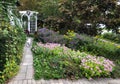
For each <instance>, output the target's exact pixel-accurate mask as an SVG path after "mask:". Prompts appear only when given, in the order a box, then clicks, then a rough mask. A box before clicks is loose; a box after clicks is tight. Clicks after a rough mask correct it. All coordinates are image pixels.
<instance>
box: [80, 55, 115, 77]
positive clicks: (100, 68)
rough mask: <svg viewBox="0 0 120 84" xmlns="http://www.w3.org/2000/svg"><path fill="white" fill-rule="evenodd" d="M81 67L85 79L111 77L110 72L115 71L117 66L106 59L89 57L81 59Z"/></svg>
mask: <svg viewBox="0 0 120 84" xmlns="http://www.w3.org/2000/svg"><path fill="white" fill-rule="evenodd" d="M80 66H81V67H80V68H81V69H82V71H83V74H84V75H85V77H87V78H91V77H96V76H98V77H100V76H108V75H110V72H112V71H113V67H114V66H115V65H114V64H113V62H112V61H110V60H108V59H105V58H104V57H95V56H90V55H88V56H86V57H84V58H82V59H81V65H80Z"/></svg>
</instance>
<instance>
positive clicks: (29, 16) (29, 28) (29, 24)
mask: <svg viewBox="0 0 120 84" xmlns="http://www.w3.org/2000/svg"><path fill="white" fill-rule="evenodd" d="M28 31H29V32H30V16H28Z"/></svg>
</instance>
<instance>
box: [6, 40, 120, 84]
mask: <svg viewBox="0 0 120 84" xmlns="http://www.w3.org/2000/svg"><path fill="white" fill-rule="evenodd" d="M27 39H30V42H31V44H32V38H27ZM26 44H27V42H26ZM31 44H30V46H28V45H27V46H26V45H25V47H24V53H23V59H22V62H21V64H20V71H19V73H18V74H17V75H16V76H15V77H14V78H13V79H12V80H11V81H10V82H9V83H8V84H120V79H112V78H99V79H95V80H87V79H85V78H83V79H79V80H74V81H73V80H68V79H59V80H52V79H51V80H44V79H41V80H34V77H33V74H34V70H33V56H32V52H31V47H32V45H31Z"/></svg>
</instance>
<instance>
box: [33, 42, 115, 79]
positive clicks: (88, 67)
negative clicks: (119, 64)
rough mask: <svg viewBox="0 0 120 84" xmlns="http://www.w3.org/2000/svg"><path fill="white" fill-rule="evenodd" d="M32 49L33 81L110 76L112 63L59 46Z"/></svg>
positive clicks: (41, 45) (48, 45)
mask: <svg viewBox="0 0 120 84" xmlns="http://www.w3.org/2000/svg"><path fill="white" fill-rule="evenodd" d="M38 45H39V46H36V45H34V47H33V48H32V51H33V54H34V70H35V74H34V77H35V79H40V78H45V79H53V78H54V79H59V78H72V79H73V78H75V79H77V78H81V77H86V78H92V77H101V76H102V77H103V76H105V77H106V76H110V74H111V72H112V71H113V69H114V64H113V62H112V61H110V60H108V59H105V58H103V57H96V56H91V55H88V54H86V53H81V52H79V51H74V50H71V49H69V48H67V47H65V46H60V44H54V43H47V44H41V43H38Z"/></svg>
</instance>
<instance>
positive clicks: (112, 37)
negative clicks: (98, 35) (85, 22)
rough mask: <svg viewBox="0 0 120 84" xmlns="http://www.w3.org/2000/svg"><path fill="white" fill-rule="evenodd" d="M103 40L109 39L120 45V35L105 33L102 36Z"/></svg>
mask: <svg viewBox="0 0 120 84" xmlns="http://www.w3.org/2000/svg"><path fill="white" fill-rule="evenodd" d="M102 38H104V39H108V40H110V41H113V42H116V43H120V34H115V33H105V34H103V35H102Z"/></svg>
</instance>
